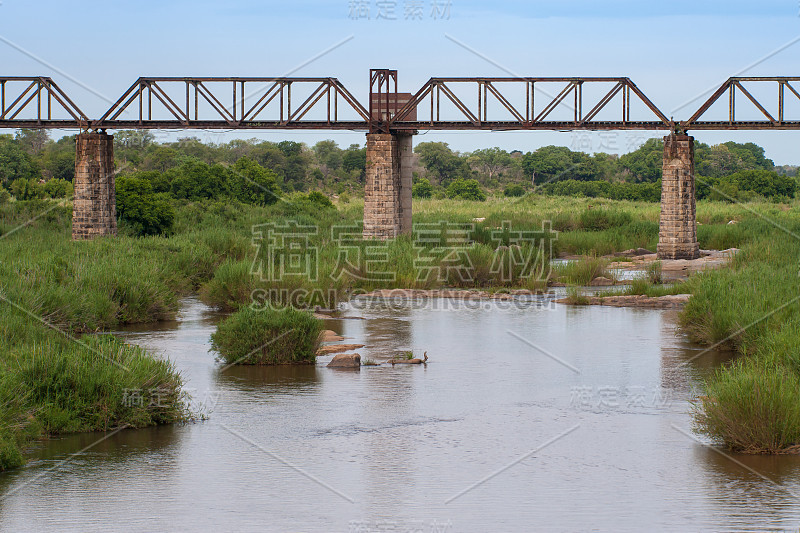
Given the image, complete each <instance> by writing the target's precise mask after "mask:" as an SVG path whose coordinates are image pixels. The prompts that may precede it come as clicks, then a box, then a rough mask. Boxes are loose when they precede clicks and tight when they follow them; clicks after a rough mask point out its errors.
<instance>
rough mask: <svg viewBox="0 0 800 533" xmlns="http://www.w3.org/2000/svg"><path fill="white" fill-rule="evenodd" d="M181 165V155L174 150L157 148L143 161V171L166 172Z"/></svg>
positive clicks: (164, 147)
mask: <svg viewBox="0 0 800 533" xmlns="http://www.w3.org/2000/svg"><path fill="white" fill-rule="evenodd" d="M179 164H180V154H178V152H177V151H175V150H173V149H172V148H168V147H166V146H163V145H162V146H157V147H156V148H155V149H154V150H153V151H152V152H149V153H148V154H147V155H146V156H145V158H144V160H143V161H142V166H141V170H158V171H159V172H166V171H167V170H169V169H171V168H175V167H176V166H178V165H179Z"/></svg>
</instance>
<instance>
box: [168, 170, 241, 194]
mask: <svg viewBox="0 0 800 533" xmlns="http://www.w3.org/2000/svg"><path fill="white" fill-rule="evenodd" d="M169 174H170V175H172V176H174V177H173V178H172V180H171V187H170V188H171V191H172V194H173V196H175V198H185V199H187V200H192V201H197V200H203V199H206V198H216V197H217V196H219V195H220V193H222V192H223V191H224V190H225V185H226V181H227V178H228V175H227V174H228V172H227V170H226V169H225V168H224V167H222V166H221V165H214V166H208V165H207V164H205V163H202V162H200V161H188V162H186V163H184V164H183V165H181V166H180V167H178V168H176V169H173V170H171V171H170V172H169Z"/></svg>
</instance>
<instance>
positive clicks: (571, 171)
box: [522, 146, 598, 183]
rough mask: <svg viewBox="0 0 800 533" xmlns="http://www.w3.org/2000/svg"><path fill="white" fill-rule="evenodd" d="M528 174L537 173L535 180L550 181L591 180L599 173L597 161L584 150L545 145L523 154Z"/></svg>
mask: <svg viewBox="0 0 800 533" xmlns="http://www.w3.org/2000/svg"><path fill="white" fill-rule="evenodd" d="M522 169H523V170H524V172H525V175H526V176H533V175H535V182H538V183H542V182H544V183H550V182H556V181H562V180H567V179H574V180H580V181H583V180H590V179H593V178H594V177H596V175H597V173H598V165H597V161H596V160H595V159H593V158H592V157H591V156H589V155H588V154H585V153H583V152H573V151H572V150H570V149H569V148H566V147H563V146H545V147H542V148H539V149H538V150H536V151H535V152H528V153H527V154H525V155H524V156H522Z"/></svg>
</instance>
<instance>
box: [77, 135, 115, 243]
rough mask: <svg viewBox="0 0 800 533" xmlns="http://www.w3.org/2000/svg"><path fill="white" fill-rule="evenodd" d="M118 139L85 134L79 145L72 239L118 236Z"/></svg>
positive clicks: (78, 141) (80, 136)
mask: <svg viewBox="0 0 800 533" xmlns="http://www.w3.org/2000/svg"><path fill="white" fill-rule="evenodd" d="M114 181H115V180H114V137H113V135H107V134H105V133H81V134H80V135H78V138H77V140H76V145H75V179H74V181H73V185H74V187H75V196H74V198H73V207H72V239H73V240H83V239H92V238H94V237H99V236H102V235H116V234H117V205H116V196H115V193H114Z"/></svg>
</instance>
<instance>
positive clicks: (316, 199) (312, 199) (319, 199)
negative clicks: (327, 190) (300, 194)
mask: <svg viewBox="0 0 800 533" xmlns="http://www.w3.org/2000/svg"><path fill="white" fill-rule="evenodd" d="M305 200H307V201H308V202H309V203H311V204H312V205H315V206H317V207H322V208H329V207H333V202H331V200H330V198H328V197H327V196H325V195H324V194H322V193H321V192H319V191H311V192H310V193H308V194H306V196H305Z"/></svg>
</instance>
